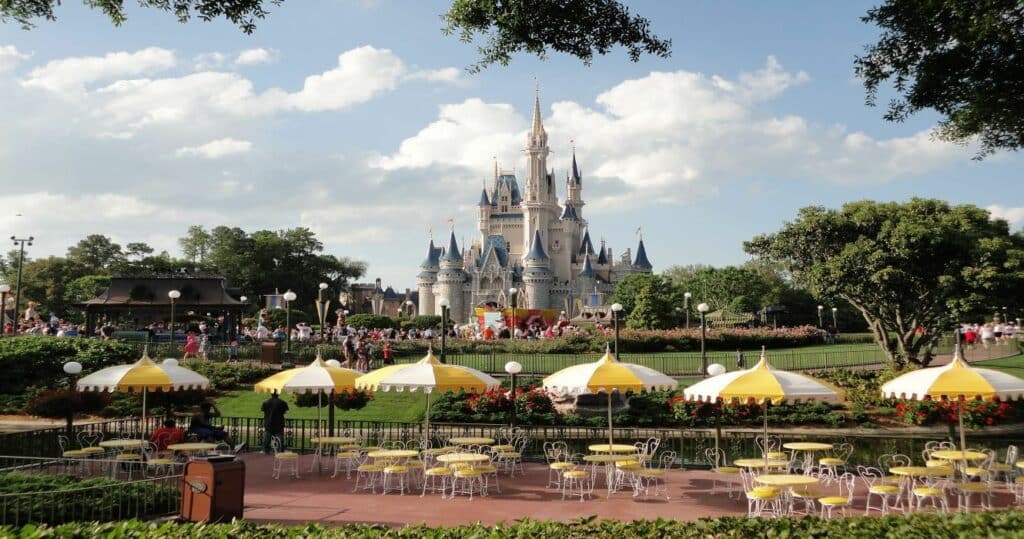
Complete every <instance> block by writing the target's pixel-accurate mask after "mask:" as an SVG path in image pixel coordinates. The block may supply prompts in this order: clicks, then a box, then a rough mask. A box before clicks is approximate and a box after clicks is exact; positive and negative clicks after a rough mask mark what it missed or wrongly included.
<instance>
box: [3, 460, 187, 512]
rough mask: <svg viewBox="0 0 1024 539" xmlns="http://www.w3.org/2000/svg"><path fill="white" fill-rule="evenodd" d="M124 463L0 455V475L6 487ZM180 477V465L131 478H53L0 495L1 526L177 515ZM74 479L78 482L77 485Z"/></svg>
mask: <svg viewBox="0 0 1024 539" xmlns="http://www.w3.org/2000/svg"><path fill="white" fill-rule="evenodd" d="M123 464H124V463H118V462H116V461H112V460H111V461H105V460H100V459H50V458H39V457H11V456H0V477H3V478H4V479H5V480H6V481H9V482H8V483H7V484H6V486H8V487H9V486H10V485H11V484H13V482H15V481H17V480H18V479H19V477H24V476H27V475H32V476H37V475H54V476H65V475H75V476H79V477H82V476H86V477H88V476H93V478H94V479H95V478H96V477H99V476H98V475H96V474H97V473H100V472H101V471H103V470H106V469H109V467H115V466H118V465H123ZM133 465H135V464H133ZM83 472H88V474H86V473H83ZM104 473H105V472H104ZM181 480H182V474H181V466H180V465H178V466H174V467H170V468H167V469H166V470H165V472H164V473H163V474H162V475H161V476H160V477H147V478H144V479H138V480H133V481H111V480H105V479H95V480H89V479H83V480H81V481H67V480H64V479H60V478H58V477H54V478H53V481H52V483H53V485H52V486H51V487H50V488H49V489H47V490H39V491H35V492H12V493H4V494H0V526H20V525H23V524H27V523H34V524H51V525H53V524H60V523H63V522H74V521H89V522H106V521H114V520H124V519H130V518H153V517H158V516H166V515H172V514H176V513H178V512H179V511H180V508H181ZM40 483H41V484H45V483H47V481H42V482H40ZM76 483H81V486H75V485H76Z"/></svg>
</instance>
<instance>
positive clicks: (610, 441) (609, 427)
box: [608, 390, 612, 454]
mask: <svg viewBox="0 0 1024 539" xmlns="http://www.w3.org/2000/svg"><path fill="white" fill-rule="evenodd" d="M611 451H612V392H611V390H608V453H609V454H611Z"/></svg>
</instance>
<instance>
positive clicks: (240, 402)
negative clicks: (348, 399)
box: [217, 391, 425, 423]
mask: <svg viewBox="0 0 1024 539" xmlns="http://www.w3.org/2000/svg"><path fill="white" fill-rule="evenodd" d="M282 398H283V399H284V400H285V401H286V402H287V403H288V414H287V417H288V418H290V419H316V407H315V406H314V407H312V408H300V407H298V406H296V405H295V397H294V395H291V394H288V393H286V394H284V395H283V396H282ZM266 399H267V395H265V394H260V393H255V392H252V391H234V392H231V393H227V394H225V395H224V396H222V397H220V398H218V399H217V407H218V408H220V412H221V414H223V415H224V416H227V417H256V416H262V414H261V413H260V405H261V404H263V401H265V400H266ZM424 404H425V403H424V401H423V393H421V392H419V391H417V392H415V393H408V392H406V393H396V392H393V391H378V392H376V393H374V394H373V400H371V401H370V403H369V404H367V405H366V407H365V408H363V409H362V410H335V415H334V416H335V418H337V419H339V420H351V421H399V422H405V423H415V422H418V421H422V420H423V411H424ZM323 417H324V418H326V417H327V407H326V406H325V407H324V408H323Z"/></svg>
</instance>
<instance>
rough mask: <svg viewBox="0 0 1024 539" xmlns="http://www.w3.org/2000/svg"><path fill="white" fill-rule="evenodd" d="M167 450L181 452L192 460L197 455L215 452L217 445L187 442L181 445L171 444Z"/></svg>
mask: <svg viewBox="0 0 1024 539" xmlns="http://www.w3.org/2000/svg"><path fill="white" fill-rule="evenodd" d="M167 449H170V450H171V451H181V452H182V453H186V454H188V458H189V459H191V458H192V457H194V456H195V454H196V453H200V452H203V451H213V450H214V449H217V444H210V443H206V442H186V443H180V444H170V445H168V446H167Z"/></svg>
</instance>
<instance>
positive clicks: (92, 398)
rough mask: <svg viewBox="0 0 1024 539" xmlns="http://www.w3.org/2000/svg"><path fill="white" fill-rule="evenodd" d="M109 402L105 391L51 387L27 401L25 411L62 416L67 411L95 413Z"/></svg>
mask: <svg viewBox="0 0 1024 539" xmlns="http://www.w3.org/2000/svg"><path fill="white" fill-rule="evenodd" d="M109 403H110V396H109V395H108V394H106V393H97V392H93V391H73V390H71V389H52V390H50V391H46V392H44V393H40V394H38V395H36V396H35V397H34V398H33V399H32V400H30V401H29V402H28V405H27V406H26V407H25V411H26V412H28V413H30V414H32V415H34V416H39V417H52V418H64V417H67V415H68V411H69V410H70V411H72V412H74V413H85V414H90V413H95V412H98V411H100V410H102V409H103V408H105V407H106V406H107V405H108V404H109Z"/></svg>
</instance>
